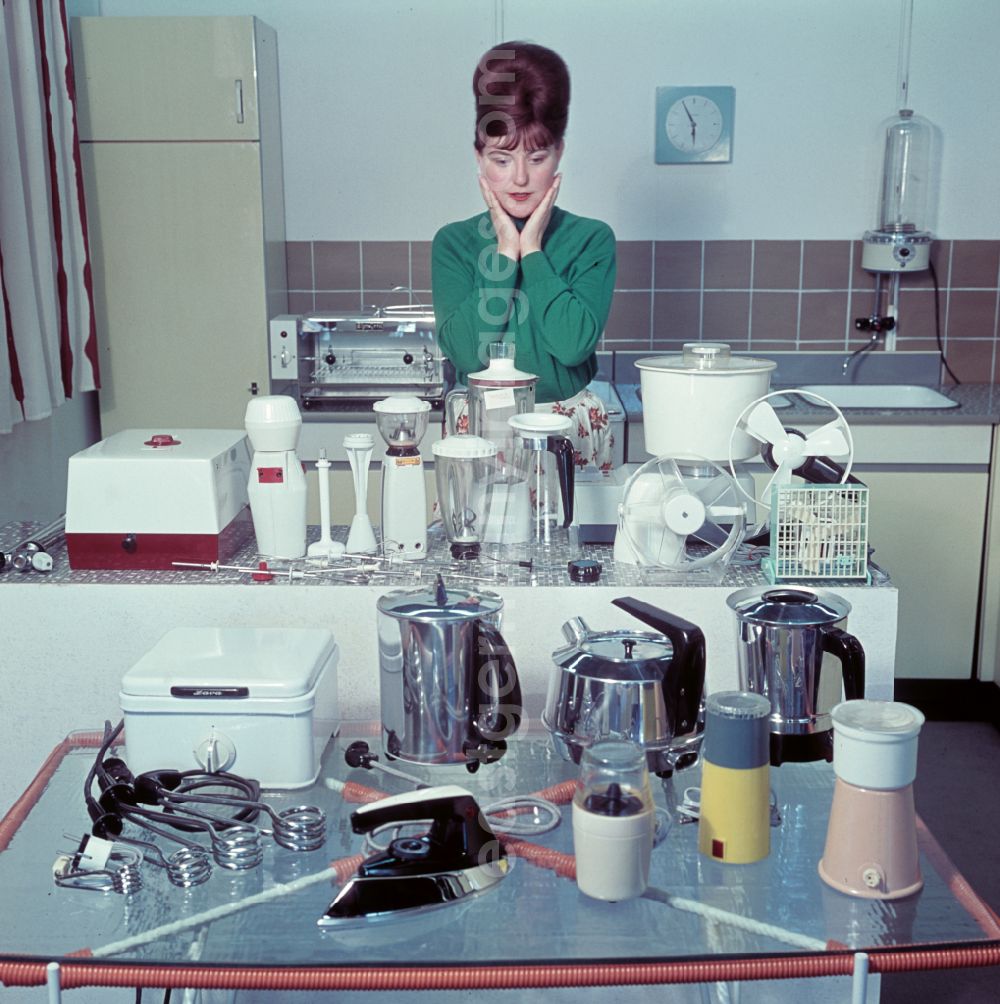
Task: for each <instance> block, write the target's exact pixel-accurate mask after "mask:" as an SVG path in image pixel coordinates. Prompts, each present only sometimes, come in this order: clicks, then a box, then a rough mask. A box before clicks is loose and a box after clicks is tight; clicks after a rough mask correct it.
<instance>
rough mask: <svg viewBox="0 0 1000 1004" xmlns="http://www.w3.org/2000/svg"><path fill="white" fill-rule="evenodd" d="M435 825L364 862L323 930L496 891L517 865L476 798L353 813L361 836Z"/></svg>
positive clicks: (396, 802) (425, 795)
mask: <svg viewBox="0 0 1000 1004" xmlns="http://www.w3.org/2000/svg"><path fill="white" fill-rule="evenodd" d="M415 820H430V823H431V825H430V829H429V830H428V831H427V832H426V833H423V834H420V835H417V836H401V837H397V838H396V839H395V840H393V841H392V843H391V844H389V847H388V849H387V850H384V851H380V852H379V853H377V854H374V855H372V856H371V857H369V858H367V859H366V860H365V861H364V862H362V864H361V866H360V867H359V868H358V871H357V874H356V875H355V876H354V878H352V879H351V880H350V881H349V882H348V883H347V885H345V886H344V888H343V889H341V890H340V892H339V893H338V894H337V896H336V898H335V899H334V900H333V902H332V903H331V904H330V905H329V907H327V910H326V913H325V914H323V916H322V917H320V918H319V920H318V921H317V922H316V923H317V924H319V925H320V926H321V927H333V926H348V925H358V924H368V923H371V922H373V921H381V920H387V919H391V918H393V917H399V916H412V915H413V914H414V913H417V912H421V911H424V910H430V909H434V908H436V907H439V906H446V905H448V904H450V903H456V902H458V901H460V900H462V899H465V898H466V897H467V896H472V895H475V894H476V893H480V892H485V891H486V890H487V889H490V888H492V887H493V886H495V885H496V884H497V883H498V882H499V881H500V880H501V879H502V878H503V877H504V875H506V874H507V872H508V871H509V870H510V861H509V860H508V858H507V855H506V852H505V851H504V849H503V847H502V846H501V844H500V841H498V840H497V838H496V835H495V834H494V833H493V831H492V830H491V829H490V828H489V826H488V825H487V824H486V822H485V820H484V819H483V815H482V813H481V812H480V809H479V806H478V804H477V803H476V800H475V799H474V798H473V797H472V795H471V794H470V793H469V792H468V791H466V790H465V788H460V787H459V786H458V785H453V784H450V785H441V786H439V787H436V788H424V789H423V790H421V791H413V792H406V793H404V794H402V795H393V796H391V797H390V798H384V799H382V800H381V801H378V802H373V803H372V804H371V805H365V806H362V807H361V808H360V809H357V810H355V811H354V812H352V813H351V827H352V828H353V830H354V832H355V833H370V832H372V831H373V830H374V829H376V828H377V827H381V826H384V825H386V824H392V823H406V822H413V821H415Z"/></svg>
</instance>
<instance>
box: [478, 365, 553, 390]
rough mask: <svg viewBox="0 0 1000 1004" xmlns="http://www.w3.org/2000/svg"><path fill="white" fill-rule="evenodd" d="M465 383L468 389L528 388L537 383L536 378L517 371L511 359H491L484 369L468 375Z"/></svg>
mask: <svg viewBox="0 0 1000 1004" xmlns="http://www.w3.org/2000/svg"><path fill="white" fill-rule="evenodd" d="M466 383H467V384H468V385H469V386H470V387H473V386H476V387H530V386H532V385H534V384H536V383H538V377H537V376H535V374H534V373H526V372H525V371H524V370H519V369H518V368H517V367H516V366H515V365H514V360H513V359H491V360H490V364H489V366H487V367H486V369H484V370H480V371H479V372H478V373H470V374H469V375H468V376H467V377H466Z"/></svg>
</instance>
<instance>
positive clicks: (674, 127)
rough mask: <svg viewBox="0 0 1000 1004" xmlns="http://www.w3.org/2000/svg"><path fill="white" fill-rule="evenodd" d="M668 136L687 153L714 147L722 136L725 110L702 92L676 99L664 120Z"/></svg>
mask: <svg viewBox="0 0 1000 1004" xmlns="http://www.w3.org/2000/svg"><path fill="white" fill-rule="evenodd" d="M664 128H665V129H666V133H667V139H668V140H670V143H671V144H672V145H673V146H674V147H675V148H676V149H678V150H681V151H683V152H685V153H702V152H704V151H705V150H711V149H712V147H713V146H715V144H716V143H718V142H719V137H720V136H721V135H722V112H721V111H720V110H719V106H718V105H717V104H716V103H715V102H714V101H713V100H712V99H711V98H708V97H705V96H704V95H702V94H688V95H685V96H684V97H683V98H680V99H678V100H677V101H675V102H674V103H673V104H672V105H671V106H670V109H669V110H668V112H667V117H666V119H665V120H664Z"/></svg>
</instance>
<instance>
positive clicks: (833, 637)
mask: <svg viewBox="0 0 1000 1004" xmlns="http://www.w3.org/2000/svg"><path fill="white" fill-rule="evenodd" d="M726 603H727V604H728V605H729V607H730V608H731V609H732V610H733V611H734V612H735V614H736V619H737V629H738V631H739V636H738V644H737V650H738V660H739V679H740V689H741V690H749V691H752V692H753V693H755V694H763V695H764V696H765V697H766V698H767V699H768V700H769V701H770V702H771V716H770V720H771V726H770V729H771V740H770V745H771V764H772V765H773V766H775V767H777V766H780V765H781V764H782V763H786V762H801V761H811V760H828V761H829V760H832V759H833V731H832V730H833V723H832V720H831V718H830V711H831V710H832V709H833V707H834V706H835V705H836V704H839V703H840V701H841V700H842V699H846V700H849V701H850V700H856V699H861V698H863V697H864V696H865V650H864V648H863V647H862V645H861V642H860V641H858V639H857V638H855V637H854V635H852V634H848V632H847V631H846V630H844V629H845V627H846V625H847V615H848V614H849V613H850V612H851V605H850V603H848V602H847V600H845V599H843V598H842V597H840V596H837V595H835V594H834V593H830V592H823V591H820V590H818V589H812V588H807V587H802V586H787V585H779V586H764V587H759V586H754V587H752V588H750V589H741V590H739V591H737V592H735V593H732V594H730V595H729V596H728V597H727V599H726ZM826 655H830V656H832V657H833V658H835V659H836V660H837V661H838V662H839V663H840V667H839V670H840V671H839V672H837V673H831V672H830V669H829V668H824V666H828V664H827V661H826V660H825V659H824V656H826ZM841 681H843V691H842V690H841Z"/></svg>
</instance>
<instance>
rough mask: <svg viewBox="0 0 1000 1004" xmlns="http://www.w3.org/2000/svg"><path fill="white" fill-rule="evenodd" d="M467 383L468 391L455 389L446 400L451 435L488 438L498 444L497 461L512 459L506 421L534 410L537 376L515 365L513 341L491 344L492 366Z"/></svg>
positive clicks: (511, 435)
mask: <svg viewBox="0 0 1000 1004" xmlns="http://www.w3.org/2000/svg"><path fill="white" fill-rule="evenodd" d="M466 380H467V384H468V386H467V389H465V390H453V391H451V392H450V393H449V394H448V396H447V397H446V398H445V420H446V422H447V432H448V435H449V436H450V435H454V434H455V433H458V432H468V433H469V434H470V435H473V436H480V437H482V438H483V439H488V440H489V441H490V442H491V443H495V444H496V447H497V455H498V458H499V459H500V460H501V461H502V460H509V459H510V458H511V456H512V454H513V449H514V434H513V432H512V430H511V428H510V426H509V425H508V424H507V421H508V419H510V418H511V417H512V416H514V415H520V414H523V413H524V412H530V411H533V410H534V407H535V384H537V383H538V377H537V376H535V374H534V373H524V372H522V371H521V370H519V369H517V368H516V367H515V366H514V343H513V342H491V343H490V345H489V365H488V366H487V368H486V369H484V370H480V371H479V372H478V373H470V374H469V375H468V377H467V378H466Z"/></svg>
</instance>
